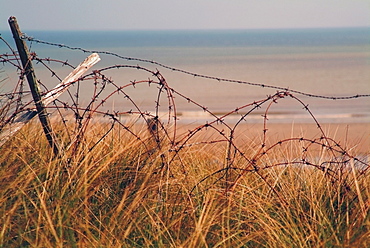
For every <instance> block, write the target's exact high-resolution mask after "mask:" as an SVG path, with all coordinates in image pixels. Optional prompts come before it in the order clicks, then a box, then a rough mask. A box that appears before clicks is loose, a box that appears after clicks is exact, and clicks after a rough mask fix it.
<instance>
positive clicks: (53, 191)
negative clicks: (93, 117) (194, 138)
mask: <svg viewBox="0 0 370 248" xmlns="http://www.w3.org/2000/svg"><path fill="white" fill-rule="evenodd" d="M55 126H56V128H55V130H56V131H55V132H56V133H57V134H58V138H59V141H60V143H62V144H63V142H64V144H65V146H66V148H65V151H64V152H63V153H62V154H61V156H60V157H57V158H55V157H53V153H52V151H51V149H50V147H48V143H47V141H46V139H45V137H44V136H43V134H42V130H41V128H39V127H35V125H34V124H32V123H31V124H30V125H28V126H27V127H26V128H25V129H24V130H22V131H21V132H20V133H18V134H17V135H16V137H14V138H13V139H12V140H10V141H9V142H7V143H6V144H5V145H4V146H3V147H1V149H0V153H1V158H0V165H1V169H0V216H1V221H0V225H1V228H0V246H1V247H369V246H370V211H369V208H370V206H369V202H370V183H369V182H370V176H369V173H366V174H362V175H360V174H359V170H358V169H357V168H355V167H354V166H353V164H351V162H349V163H347V165H348V166H347V167H346V169H341V170H340V171H338V175H339V178H338V180H336V181H333V180H332V178H330V177H328V176H327V174H325V173H324V172H323V171H321V170H319V169H317V168H315V167H311V166H303V165H301V164H300V165H294V164H286V165H282V166H275V165H276V164H277V161H282V160H284V161H294V159H296V158H297V157H299V156H301V155H300V152H301V151H300V148H299V149H298V146H297V145H296V144H295V143H294V142H290V143H289V145H286V146H281V147H280V148H278V149H276V150H275V151H274V152H271V153H269V154H267V155H266V156H264V157H262V158H261V159H260V160H259V163H260V166H265V167H266V169H264V170H261V171H258V172H249V171H248V172H244V173H243V174H242V170H237V169H235V170H231V171H228V173H227V175H225V173H224V172H225V171H223V168H224V167H225V164H226V163H227V161H225V160H226V158H227V155H226V150H227V145H225V144H223V143H214V144H199V145H196V146H191V147H188V148H186V149H183V150H182V151H180V152H179V154H178V156H176V157H175V158H174V159H171V158H172V153H173V152H172V153H171V151H169V144H165V142H163V143H162V144H161V147H157V146H156V143H155V142H154V141H153V140H152V139H151V137H150V135H149V133H147V132H146V131H141V130H138V131H137V133H140V135H139V136H140V137H142V138H143V137H146V138H143V139H142V140H144V142H141V141H140V140H138V139H136V138H135V137H133V136H130V135H128V134H127V132H126V133H124V132H123V131H122V130H118V129H115V128H114V129H113V130H112V131H111V132H110V134H109V135H107V136H106V137H105V138H104V139H103V140H102V141H101V142H100V143H98V145H96V146H95V147H94V149H93V150H91V151H89V148H91V147H92V146H93V144H95V142H96V141H98V140H99V138H100V137H101V136H102V135H103V134H104V133H105V132H106V131H107V128H106V127H105V126H104V125H103V124H94V125H90V126H89V129H87V131H86V133H84V138H83V142H82V143H81V145H80V146H79V148H76V149H74V148H73V146H71V147H70V148H68V147H67V145H68V144H69V142H70V141H69V140H68V136H67V135H66V132H67V130H65V129H63V127H62V126H61V125H60V126H58V125H55ZM71 132H72V131H71ZM148 146H153V149H151V150H150V151H148V149H147V148H148ZM243 149H244V152H245V154H253V152H256V149H257V147H256V146H254V144H253V142H249V143H248V145H245V146H243ZM320 154H321V156H330V154H323V152H322V151H321V153H320ZM307 156H311V157H312V158H311V159H312V160H315V159H318V160H319V159H320V157H318V156H317V154H315V153H314V151H312V153H310V154H308V155H307ZM234 161H235V162H234V164H233V167H235V168H244V166H245V160H243V159H241V158H238V157H237V156H236V157H235V160H234ZM351 165H352V166H351ZM217 171H219V173H215V172H217ZM223 175H225V176H224V177H223Z"/></svg>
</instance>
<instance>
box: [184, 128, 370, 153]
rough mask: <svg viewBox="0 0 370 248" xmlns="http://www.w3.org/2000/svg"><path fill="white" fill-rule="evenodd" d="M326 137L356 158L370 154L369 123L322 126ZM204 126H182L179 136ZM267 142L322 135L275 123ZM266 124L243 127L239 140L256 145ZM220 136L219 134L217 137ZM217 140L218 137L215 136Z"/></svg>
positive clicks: (238, 129)
mask: <svg viewBox="0 0 370 248" xmlns="http://www.w3.org/2000/svg"><path fill="white" fill-rule="evenodd" d="M320 125H321V128H322V130H323V132H324V134H325V136H326V137H329V138H332V139H333V140H335V141H336V142H338V143H339V144H340V145H341V147H342V148H344V149H346V150H347V151H351V152H354V153H356V154H364V155H365V154H369V153H370V124H369V123H335V124H326V123H324V124H320ZM199 126H200V125H196V124H189V125H179V127H178V130H179V132H178V134H181V132H182V130H184V129H185V130H186V132H187V131H188V130H193V129H195V128H197V127H199ZM215 127H217V128H218V129H220V130H225V133H226V132H227V129H226V128H223V127H222V125H215ZM266 128H267V133H266V136H267V139H268V142H269V143H270V144H272V143H275V142H278V141H280V140H283V139H287V138H291V137H304V138H307V139H315V138H320V137H321V136H322V133H321V131H320V129H319V128H318V127H317V125H316V124H313V123H312V124H307V123H298V124H297V123H290V124H288V123H271V124H268V125H267V126H266ZM263 129H264V127H263V124H241V125H239V126H238V127H237V129H236V135H238V137H237V138H236V139H240V140H243V141H244V142H247V141H248V140H250V141H255V142H256V143H258V142H259V141H258V140H261V139H262V136H263ZM216 135H217V134H216ZM212 137H213V138H214V137H215V136H212Z"/></svg>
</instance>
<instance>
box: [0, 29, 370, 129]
mask: <svg viewBox="0 0 370 248" xmlns="http://www.w3.org/2000/svg"><path fill="white" fill-rule="evenodd" d="M25 33H26V34H27V35H28V36H31V37H34V38H35V39H39V40H43V41H48V42H51V43H57V44H65V45H68V46H71V47H80V48H84V49H86V50H97V51H109V52H113V53H116V54H119V55H121V56H124V57H132V58H141V59H146V60H152V61H157V62H159V63H161V64H164V65H167V66H170V67H172V68H176V69H180V70H184V71H187V72H191V73H195V74H200V75H207V76H212V77H217V78H225V79H234V80H240V81H246V82H251V83H260V84H265V85H271V86H279V87H284V88H288V89H292V90H297V91H301V92H305V93H309V94H317V95H324V96H350V95H357V94H370V28H336V29H288V30H196V31H194V30H181V31H175V30H172V31H82V32H80V31H79V32H77V31H29V32H27V31H26V32H25ZM1 34H2V37H3V38H4V39H6V40H7V41H8V42H9V43H10V44H13V41H12V39H11V35H10V33H9V31H2V32H1ZM28 45H29V46H30V50H31V51H33V52H35V53H36V54H37V55H38V56H39V57H41V58H48V57H50V58H55V59H59V60H62V61H66V60H68V62H69V63H71V64H73V65H77V64H78V63H79V62H81V61H82V60H83V59H84V58H85V57H86V56H87V55H88V54H86V53H84V52H81V51H79V50H71V49H67V48H63V47H59V46H52V45H45V44H39V43H37V42H28ZM0 52H1V53H9V50H8V48H7V47H6V46H5V44H3V43H2V42H1V43H0ZM101 58H102V61H101V62H99V63H98V64H97V65H96V66H95V67H94V69H100V68H105V67H107V66H111V65H141V66H143V67H146V68H148V69H150V70H159V71H160V72H161V73H162V75H163V76H164V78H165V79H166V81H167V83H168V84H169V86H171V87H172V88H174V89H175V90H177V91H178V92H180V93H181V94H183V95H185V96H186V97H189V98H191V99H192V100H194V101H195V102H197V103H198V104H199V105H202V106H204V107H207V108H208V109H209V110H210V111H212V112H214V113H218V114H220V115H222V114H224V113H228V112H230V111H232V110H234V109H236V108H237V107H240V106H243V105H246V104H248V103H252V102H253V101H257V100H260V99H264V98H266V96H267V95H271V94H274V93H275V92H276V89H271V88H267V87H264V88H263V87H259V86H250V85H245V84H238V83H232V82H223V81H217V80H209V79H202V78H199V77H194V76H192V75H188V74H184V73H181V72H177V71H173V70H169V69H166V68H163V67H161V66H159V65H156V64H151V63H144V62H142V61H136V60H126V59H122V58H117V57H114V56H109V55H106V54H101ZM35 67H36V74H37V77H38V78H39V79H40V80H41V81H42V82H43V83H44V84H46V85H47V87H48V88H52V87H53V85H55V84H56V83H57V82H55V81H53V80H54V79H52V78H51V77H50V72H48V71H47V70H46V69H45V68H44V67H43V66H41V65H35ZM3 70H4V68H3ZM5 70H6V71H7V76H8V78H9V80H7V82H6V85H5V86H3V87H2V88H1V89H0V90H2V91H7V90H9V89H11V87H12V85H14V84H15V83H16V81H17V76H16V75H14V74H12V73H11V72H10V71H8V67H7V66H6V67H5ZM53 70H55V72H56V73H57V74H58V75H60V77H62V78H63V77H64V76H66V75H67V74H68V73H69V72H70V71H71V69H70V68H68V67H66V66H64V67H61V66H59V65H58V66H56V67H53ZM107 76H109V77H110V78H111V79H112V80H114V82H115V83H117V84H118V85H125V84H128V83H130V81H140V80H146V79H148V77H151V76H152V75H151V74H150V73H146V72H140V71H138V70H136V69H120V70H110V71H107ZM127 92H128V93H129V94H130V96H132V99H134V101H135V103H136V104H138V105H139V106H140V109H141V110H143V111H149V112H153V111H154V109H155V102H156V100H157V92H158V90H157V89H156V88H155V87H147V86H140V85H139V86H138V87H137V88H135V89H127ZM294 96H296V97H298V98H299V99H300V100H302V101H303V102H304V103H305V104H308V106H309V108H310V110H311V111H312V112H313V114H314V115H315V116H316V118H317V119H318V120H319V121H320V122H331V123H337V122H369V123H370V98H359V99H353V100H335V101H334V100H325V99H321V98H316V97H306V96H302V95H299V94H294ZM82 97H83V98H85V99H86V101H88V100H89V99H91V89H90V90H89V89H88V88H86V89H84V90H83V91H82ZM166 100H167V99H166V98H165V97H163V100H162V102H163V105H164V107H163V109H162V112H166ZM175 101H176V110H177V111H178V117H179V118H180V119H181V120H183V121H188V122H192V121H196V120H200V121H204V120H207V119H209V118H210V116H209V115H208V114H207V113H204V111H203V110H202V109H201V108H199V107H198V106H196V105H194V104H190V103H188V101H186V100H185V99H183V98H181V97H180V96H176V98H175ZM109 104H110V105H109ZM109 104H108V106H106V108H112V109H113V108H114V109H118V110H119V111H127V110H129V109H131V108H132V107H133V106H132V105H130V104H128V103H127V100H126V99H123V97H122V96H117V97H115V98H114V99H113V101H112V103H109ZM302 107H303V106H302V105H300V104H299V103H298V102H297V101H294V100H292V99H281V100H279V101H278V103H277V104H274V105H273V106H272V107H271V109H270V110H269V117H270V120H271V121H275V122H292V121H294V122H312V119H311V117H310V116H309V115H308V114H307V112H306V111H305V110H303V109H302ZM247 110H248V108H246V109H245V111H247ZM264 110H265V109H264V108H261V110H259V111H255V112H253V113H252V114H251V115H249V117H248V119H247V121H249V122H260V121H262V119H261V114H262V113H263V112H264ZM233 118H234V119H235V120H237V119H238V118H240V116H239V115H232V116H231V117H230V119H233ZM210 119H212V118H210Z"/></svg>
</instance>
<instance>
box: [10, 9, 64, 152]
mask: <svg viewBox="0 0 370 248" xmlns="http://www.w3.org/2000/svg"><path fill="white" fill-rule="evenodd" d="M8 23H9V26H10V29H11V31H12V33H13V38H14V41H15V44H16V46H17V49H18V53H19V57H20V59H21V62H22V66H23V70H24V73H25V75H26V77H27V81H28V84H29V86H30V89H31V93H32V97H33V100H34V102H35V105H36V110H37V113H38V116H39V119H40V122H41V125H42V127H43V129H44V133H45V135H46V138H47V140H48V142H49V145H50V146H51V147H52V149H53V151H54V154H55V155H57V154H58V153H59V147H58V144H57V143H56V142H55V139H54V135H53V131H52V129H51V125H50V120H49V117H48V114H47V112H46V109H45V106H44V103H43V102H42V99H41V94H40V87H39V84H38V82H37V78H36V75H35V71H34V69H33V66H32V62H31V59H30V56H29V52H28V47H27V44H26V42H25V41H24V40H22V39H21V36H22V32H21V30H20V28H19V26H18V22H17V19H16V18H15V17H14V16H11V17H10V18H9V20H8Z"/></svg>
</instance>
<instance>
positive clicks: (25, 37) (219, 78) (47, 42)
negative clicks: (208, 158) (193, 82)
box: [21, 34, 370, 100]
mask: <svg viewBox="0 0 370 248" xmlns="http://www.w3.org/2000/svg"><path fill="white" fill-rule="evenodd" d="M21 38H22V39H24V40H28V41H31V42H36V43H40V44H44V45H49V46H56V47H59V48H66V49H69V50H79V51H82V52H84V53H99V54H106V55H110V56H114V57H117V58H120V59H123V60H127V61H137V62H142V63H149V64H153V65H156V66H159V67H162V68H165V69H168V70H171V71H175V72H179V73H183V74H187V75H190V76H193V77H198V78H205V79H210V80H215V81H219V82H229V83H238V84H246V85H250V86H257V87H262V88H269V89H274V90H278V91H289V92H292V93H295V94H299V95H303V96H307V97H313V98H321V99H329V100H348V99H355V98H364V97H370V94H356V95H350V96H326V95H318V94H311V93H307V92H303V91H299V90H295V89H290V88H287V87H280V86H274V85H268V84H262V83H253V82H248V81H243V80H235V79H229V78H221V77H215V76H209V75H204V74H198V73H194V72H191V71H186V70H183V69H180V68H176V67H172V66H169V65H165V64H163V63H160V62H157V61H154V60H149V59H142V58H134V57H127V56H122V55H119V54H117V53H114V52H109V51H99V50H89V49H85V48H82V47H73V46H69V45H65V44H60V43H54V42H49V41H43V40H39V39H35V38H33V37H31V36H28V35H27V34H23V36H22V37H21Z"/></svg>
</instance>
